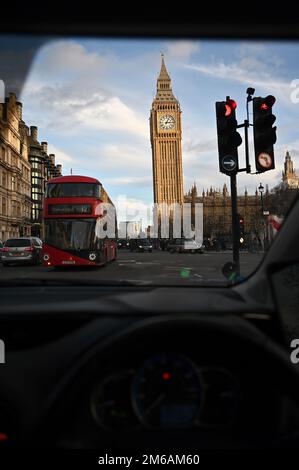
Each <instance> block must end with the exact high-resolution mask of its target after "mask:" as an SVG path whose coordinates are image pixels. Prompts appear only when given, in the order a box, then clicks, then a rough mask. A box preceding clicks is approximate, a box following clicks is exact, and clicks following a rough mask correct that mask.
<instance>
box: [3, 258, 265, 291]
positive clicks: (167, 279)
mask: <svg viewBox="0 0 299 470" xmlns="http://www.w3.org/2000/svg"><path fill="white" fill-rule="evenodd" d="M262 257H263V254H258V253H254V254H253V253H246V252H244V253H241V254H240V266H241V275H242V276H245V277H246V276H247V275H249V274H250V273H251V272H252V271H253V270H254V269H255V268H256V267H257V266H258V264H259V262H260V261H261V259H262ZM231 260H232V252H218V253H213V252H208V253H204V254H191V253H182V254H180V253H173V254H172V253H168V252H166V251H159V250H154V251H153V252H152V253H135V252H130V251H127V250H119V252H118V258H117V260H116V261H114V262H112V263H110V264H108V265H106V266H104V267H100V268H93V267H92V268H82V267H68V268H60V269H55V268H53V267H50V268H46V267H43V266H8V267H4V266H3V265H2V264H1V263H0V282H1V280H5V281H7V280H9V279H50V280H55V279H69V278H71V279H74V280H77V281H78V280H84V281H88V280H89V279H92V280H93V281H99V282H100V281H101V280H109V281H110V280H111V281H112V282H113V281H122V280H126V281H132V282H138V283H146V284H148V283H150V284H155V285H167V284H171V285H172V284H179V285H182V284H185V285H186V284H188V285H190V284H191V285H194V284H197V285H198V284H201V283H203V281H204V282H208V283H211V284H215V283H222V282H225V278H224V277H223V274H222V272H221V268H222V266H223V264H224V263H225V262H227V261H231Z"/></svg>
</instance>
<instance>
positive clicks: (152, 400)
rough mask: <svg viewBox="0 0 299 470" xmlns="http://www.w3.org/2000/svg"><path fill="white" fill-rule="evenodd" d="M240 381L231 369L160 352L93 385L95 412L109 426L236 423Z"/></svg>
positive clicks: (110, 428)
mask: <svg viewBox="0 0 299 470" xmlns="http://www.w3.org/2000/svg"><path fill="white" fill-rule="evenodd" d="M240 402H241V386H240V383H239V381H238V379H237V378H236V377H235V376H234V375H233V374H232V373H231V372H230V371H228V370H227V369H225V368H222V367H218V366H199V365H197V364H195V363H194V362H193V361H192V360H191V359H189V358H188V357H187V356H185V355H183V354H178V353H170V352H165V353H163V352H162V353H159V354H155V355H152V356H150V357H149V358H148V359H146V360H145V361H144V362H143V363H142V364H141V366H140V367H138V368H136V369H134V368H128V369H122V370H117V371H115V372H113V373H112V374H109V375H106V376H105V377H104V378H103V379H102V380H101V381H100V382H99V383H97V384H96V386H95V387H94V388H93V390H92V393H91V397H90V406H91V412H92V416H93V418H94V420H95V421H96V423H97V424H98V425H99V426H100V427H101V428H102V429H104V430H106V431H126V430H138V429H153V430H155V429H156V430H157V429H159V430H161V429H190V428H194V427H195V428H196V427H197V428H201V427H202V428H222V429H223V428H224V429H225V428H226V427H230V426H232V425H233V424H234V422H235V421H236V420H237V417H238V411H239V408H240Z"/></svg>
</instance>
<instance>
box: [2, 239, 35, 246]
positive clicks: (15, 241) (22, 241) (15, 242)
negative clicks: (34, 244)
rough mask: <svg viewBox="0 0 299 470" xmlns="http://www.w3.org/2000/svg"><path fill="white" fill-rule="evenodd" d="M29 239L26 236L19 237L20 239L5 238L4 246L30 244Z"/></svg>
mask: <svg viewBox="0 0 299 470" xmlns="http://www.w3.org/2000/svg"><path fill="white" fill-rule="evenodd" d="M30 245H31V241H30V240H29V239H28V238H20V239H12V240H7V241H6V242H5V246H6V247H15V248H17V247H23V246H30Z"/></svg>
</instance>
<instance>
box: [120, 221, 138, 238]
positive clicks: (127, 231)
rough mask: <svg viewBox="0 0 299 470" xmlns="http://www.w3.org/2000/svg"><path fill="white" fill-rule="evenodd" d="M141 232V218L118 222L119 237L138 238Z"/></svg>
mask: <svg viewBox="0 0 299 470" xmlns="http://www.w3.org/2000/svg"><path fill="white" fill-rule="evenodd" d="M141 232H142V221H141V220H129V221H123V222H119V233H118V235H119V238H138V237H139V236H140V234H141Z"/></svg>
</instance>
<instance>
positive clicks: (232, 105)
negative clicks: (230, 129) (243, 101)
mask: <svg viewBox="0 0 299 470" xmlns="http://www.w3.org/2000/svg"><path fill="white" fill-rule="evenodd" d="M236 107H237V103H236V101H234V100H231V99H228V100H227V101H226V103H225V116H230V115H231V113H232V112H233V110H234V109H236Z"/></svg>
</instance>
